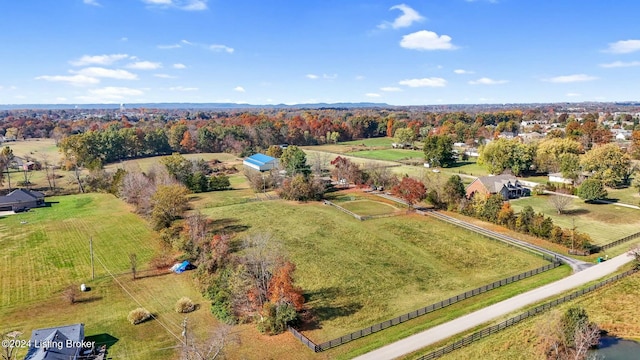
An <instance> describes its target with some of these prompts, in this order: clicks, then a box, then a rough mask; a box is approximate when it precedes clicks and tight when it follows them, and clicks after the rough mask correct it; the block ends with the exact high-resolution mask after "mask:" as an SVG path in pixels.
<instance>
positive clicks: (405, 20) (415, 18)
mask: <svg viewBox="0 0 640 360" xmlns="http://www.w3.org/2000/svg"><path fill="white" fill-rule="evenodd" d="M389 10H400V11H402V15H400V16H398V17H397V18H396V19H395V20H394V21H393V22H392V23H390V22H388V21H385V22H383V23H382V24H380V25H378V28H379V29H387V28H389V27H392V28H394V29H399V28H403V27H409V26H411V24H413V23H414V22H420V21H423V20H424V17H423V16H422V15H420V14H419V13H418V12H417V11H415V10H413V9H412V8H410V7H409V6H407V5H405V4H399V5H395V6H392V7H391V8H390V9H389Z"/></svg>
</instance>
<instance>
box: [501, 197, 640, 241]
mask: <svg viewBox="0 0 640 360" xmlns="http://www.w3.org/2000/svg"><path fill="white" fill-rule="evenodd" d="M550 198H551V196H550V195H538V196H529V197H524V198H520V199H517V200H511V201H510V202H511V207H512V208H513V210H514V211H516V212H518V211H521V210H522V209H523V208H524V207H525V206H527V205H530V206H531V207H532V208H533V209H534V210H535V211H536V212H542V213H543V214H545V215H546V216H549V217H551V218H552V219H553V223H554V224H556V225H559V226H561V227H563V228H567V229H571V228H572V227H573V225H574V224H575V227H576V230H577V231H580V232H584V233H587V234H589V235H590V236H591V238H592V239H593V242H594V243H595V244H598V245H602V244H606V243H609V242H612V241H615V240H618V239H620V238H623V237H625V236H627V235H631V234H634V233H637V232H638V231H640V210H636V209H630V208H626V207H623V206H617V205H615V204H589V203H585V202H584V200H582V199H573V200H572V202H571V204H570V205H569V206H568V207H567V209H566V210H565V211H564V212H565V213H564V214H562V215H558V212H557V210H556V209H555V208H554V207H553V205H552V204H551V203H550V201H549V199H550Z"/></svg>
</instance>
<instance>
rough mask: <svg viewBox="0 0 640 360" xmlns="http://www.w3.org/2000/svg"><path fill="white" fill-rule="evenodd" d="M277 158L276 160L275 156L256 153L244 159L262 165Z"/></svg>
mask: <svg viewBox="0 0 640 360" xmlns="http://www.w3.org/2000/svg"><path fill="white" fill-rule="evenodd" d="M275 160H276V159H275V158H272V157H271V156H267V155H264V154H254V155H251V156H249V157H248V158H246V159H244V161H246V162H248V163H250V164H253V165H256V166H262V165H265V164H268V163H270V162H273V161H275Z"/></svg>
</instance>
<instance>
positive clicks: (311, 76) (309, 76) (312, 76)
mask: <svg viewBox="0 0 640 360" xmlns="http://www.w3.org/2000/svg"><path fill="white" fill-rule="evenodd" d="M305 76H306V77H307V79H311V80H315V79H317V78H318V77H319V76H318V75H316V74H307V75H305Z"/></svg>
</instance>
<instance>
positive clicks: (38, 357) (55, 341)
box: [25, 324, 84, 360]
mask: <svg viewBox="0 0 640 360" xmlns="http://www.w3.org/2000/svg"><path fill="white" fill-rule="evenodd" d="M67 340H70V341H72V342H75V343H78V342H81V341H83V340H84V324H73V325H67V326H61V327H53V328H45V329H37V330H33V333H31V347H30V348H29V352H28V353H27V356H26V357H25V360H69V359H75V358H76V355H77V354H78V351H79V347H78V346H67ZM60 345H61V346H60Z"/></svg>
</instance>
